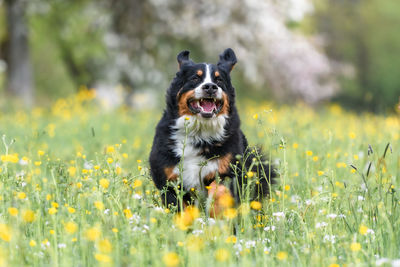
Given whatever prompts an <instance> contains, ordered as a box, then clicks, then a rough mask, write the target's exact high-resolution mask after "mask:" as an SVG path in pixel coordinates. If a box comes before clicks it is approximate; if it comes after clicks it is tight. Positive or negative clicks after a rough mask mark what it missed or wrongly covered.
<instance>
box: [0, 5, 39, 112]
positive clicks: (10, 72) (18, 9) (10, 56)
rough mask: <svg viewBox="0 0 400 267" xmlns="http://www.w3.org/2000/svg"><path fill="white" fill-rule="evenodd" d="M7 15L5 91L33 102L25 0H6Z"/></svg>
mask: <svg viewBox="0 0 400 267" xmlns="http://www.w3.org/2000/svg"><path fill="white" fill-rule="evenodd" d="M5 5H6V16H7V34H8V38H7V46H6V51H7V52H6V62H7V85H6V88H7V91H8V93H10V94H11V95H15V96H17V97H19V98H20V99H22V100H23V102H24V104H25V105H27V106H31V105H32V103H33V83H32V68H31V62H30V54H29V32H28V26H27V18H26V10H27V1H26V0H6V1H5Z"/></svg>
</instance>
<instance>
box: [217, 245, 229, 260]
mask: <svg viewBox="0 0 400 267" xmlns="http://www.w3.org/2000/svg"><path fill="white" fill-rule="evenodd" d="M215 259H216V260H217V261H220V262H224V261H226V260H227V259H229V251H228V250H226V249H224V248H220V249H217V251H215Z"/></svg>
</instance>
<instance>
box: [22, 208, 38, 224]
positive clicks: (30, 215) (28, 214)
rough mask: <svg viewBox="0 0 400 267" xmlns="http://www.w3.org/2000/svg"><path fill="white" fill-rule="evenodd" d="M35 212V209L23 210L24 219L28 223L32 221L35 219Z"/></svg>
mask: <svg viewBox="0 0 400 267" xmlns="http://www.w3.org/2000/svg"><path fill="white" fill-rule="evenodd" d="M35 217H36V216H35V212H33V210H25V211H23V212H22V220H24V222H27V223H31V222H33V221H34V220H35Z"/></svg>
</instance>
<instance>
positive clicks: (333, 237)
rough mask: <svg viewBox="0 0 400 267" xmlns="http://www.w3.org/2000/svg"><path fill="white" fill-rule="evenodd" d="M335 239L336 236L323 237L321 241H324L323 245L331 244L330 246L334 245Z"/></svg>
mask: <svg viewBox="0 0 400 267" xmlns="http://www.w3.org/2000/svg"><path fill="white" fill-rule="evenodd" d="M335 238H336V236H334V235H325V236H324V239H323V241H324V243H326V242H331V243H332V244H335V242H336V240H335Z"/></svg>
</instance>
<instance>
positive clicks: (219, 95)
mask: <svg viewBox="0 0 400 267" xmlns="http://www.w3.org/2000/svg"><path fill="white" fill-rule="evenodd" d="M204 65H205V66H206V75H205V78H204V80H203V82H202V83H201V84H199V86H197V87H196V88H195V89H194V97H195V98H197V99H200V98H203V97H205V95H204V92H203V89H202V87H203V85H205V84H207V83H213V81H212V79H211V66H210V64H204ZM217 87H218V91H217V95H216V98H217V99H222V89H221V87H219V86H217Z"/></svg>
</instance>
